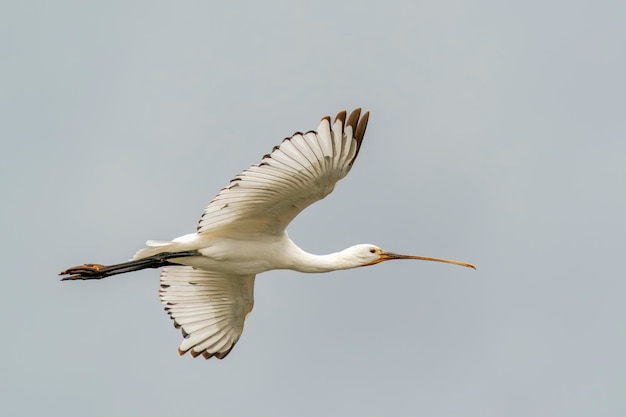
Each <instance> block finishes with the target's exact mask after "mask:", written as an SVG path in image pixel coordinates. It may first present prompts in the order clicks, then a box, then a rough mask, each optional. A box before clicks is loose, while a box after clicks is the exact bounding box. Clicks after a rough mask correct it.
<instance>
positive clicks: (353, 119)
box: [346, 107, 361, 134]
mask: <svg viewBox="0 0 626 417" xmlns="http://www.w3.org/2000/svg"><path fill="white" fill-rule="evenodd" d="M360 116H361V108H360V107H357V108H356V109H354V110H352V113H350V117H348V122H347V123H346V125H347V126H350V127H351V128H352V134H354V132H356V126H357V124H358V122H359V117H360Z"/></svg>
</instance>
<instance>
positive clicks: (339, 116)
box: [335, 110, 348, 126]
mask: <svg viewBox="0 0 626 417" xmlns="http://www.w3.org/2000/svg"><path fill="white" fill-rule="evenodd" d="M347 114H348V112H346V111H345V110H342V111H340V112H339V113H337V116H335V123H337V120H339V121H341V126H345V125H346V115H347Z"/></svg>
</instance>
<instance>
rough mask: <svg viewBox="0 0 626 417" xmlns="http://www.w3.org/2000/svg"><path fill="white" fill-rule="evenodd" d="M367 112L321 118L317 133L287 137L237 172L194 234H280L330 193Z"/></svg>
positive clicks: (351, 156)
mask: <svg viewBox="0 0 626 417" xmlns="http://www.w3.org/2000/svg"><path fill="white" fill-rule="evenodd" d="M368 118H369V112H367V113H365V114H363V115H362V116H361V109H360V108H359V109H356V110H354V111H353V112H352V113H351V114H350V116H349V117H348V120H347V121H346V112H345V111H342V112H340V113H339V114H338V115H337V117H336V118H335V121H334V122H333V123H332V126H331V120H330V117H328V116H327V117H325V118H323V119H322V121H321V122H320V124H319V126H318V128H317V131H310V132H307V133H296V134H294V135H293V136H292V137H290V138H287V139H285V140H284V141H283V142H282V143H281V144H280V145H279V146H277V147H275V148H274V150H273V151H272V153H270V154H268V155H265V156H264V157H263V159H262V160H261V163H259V164H258V165H253V166H252V167H250V168H249V169H246V170H245V171H243V172H242V173H241V174H239V175H237V176H236V177H235V178H234V179H233V180H232V181H231V183H230V184H229V185H228V186H227V187H225V188H223V189H222V190H221V191H220V193H219V194H218V195H217V196H216V197H215V198H214V199H213V200H212V201H211V202H210V203H209V205H208V206H207V207H206V208H205V209H204V214H203V215H202V218H201V219H200V223H199V225H198V233H199V234H205V233H216V234H218V235H220V236H230V237H235V236H241V235H250V234H255V233H265V234H274V235H280V234H282V233H283V232H284V230H285V228H286V227H287V225H288V224H289V223H290V222H291V220H293V218H294V217H296V216H297V215H298V213H300V212H301V211H302V210H304V209H305V208H306V207H308V206H309V205H311V204H313V203H314V202H316V201H318V200H321V199H322V198H324V197H326V196H327V195H328V194H330V193H331V192H332V191H333V189H334V188H335V184H336V183H337V181H339V180H340V179H342V178H343V177H345V176H346V175H347V174H348V172H349V171H350V168H351V167H352V164H353V162H354V160H355V158H356V156H357V154H358V152H359V148H360V147H361V143H362V141H363V135H364V134H365V128H366V127H367V121H368Z"/></svg>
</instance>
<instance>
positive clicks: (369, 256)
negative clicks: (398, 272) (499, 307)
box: [348, 244, 476, 269]
mask: <svg viewBox="0 0 626 417" xmlns="http://www.w3.org/2000/svg"><path fill="white" fill-rule="evenodd" d="M348 251H349V252H350V255H351V257H353V258H354V259H356V260H357V261H358V262H359V265H358V266H370V265H375V264H378V263H381V262H384V261H390V260H393V259H415V260H419V261H435V262H444V263H448V264H454V265H460V266H465V267H467V268H472V269H476V267H475V266H474V265H472V264H469V263H467V262H460V261H453V260H450V259H442V258H432V257H429V256H415V255H400V254H397V253H393V252H387V251H386V250H383V249H381V248H379V247H378V246H375V245H370V244H362V245H355V246H352V247H351V248H349V249H348Z"/></svg>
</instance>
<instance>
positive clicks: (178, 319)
mask: <svg viewBox="0 0 626 417" xmlns="http://www.w3.org/2000/svg"><path fill="white" fill-rule="evenodd" d="M368 119H369V113H365V114H363V115H362V116H361V109H356V110H354V111H353V112H352V113H351V114H350V116H349V118H348V119H347V120H346V112H345V111H343V112H340V113H339V114H338V115H337V117H336V118H335V120H334V122H333V123H332V125H331V119H330V117H325V118H323V119H322V120H321V122H320V124H319V126H318V128H317V130H316V131H310V132H307V133H296V134H294V135H293V136H291V137H290V138H287V139H285V140H284V141H283V142H282V143H281V144H280V145H279V146H277V147H275V148H274V150H273V151H272V152H271V153H270V154H268V155H265V156H264V157H263V159H262V160H261V162H260V163H259V164H258V165H253V166H252V167H250V168H248V169H246V170H244V171H243V172H242V173H240V174H239V175H237V176H236V177H235V178H234V179H233V180H232V181H231V182H230V184H229V185H228V186H226V187H225V188H223V189H222V190H221V191H220V192H219V193H218V195H217V196H216V197H215V198H214V199H213V200H212V201H211V202H210V203H209V204H208V206H207V207H206V208H205V210H204V213H203V215H202V218H201V219H200V222H199V225H198V230H197V232H196V233H192V234H188V235H184V236H181V237H179V238H176V239H174V240H172V241H148V242H147V245H148V247H147V248H144V249H141V250H140V251H138V252H137V253H136V254H135V256H134V258H133V259H132V260H131V261H129V262H125V263H121V264H116V265H109V266H104V265H98V264H84V265H79V266H77V267H73V268H70V269H68V270H66V271H64V272H62V273H61V274H62V275H67V276H66V277H64V278H63V279H64V280H75V279H100V278H104V277H107V276H110V275H115V274H120V273H125V272H131V271H135V270H139V269H144V268H156V267H161V266H165V268H164V270H163V272H162V274H161V290H160V296H161V301H162V302H163V303H164V304H165V309H166V311H167V312H168V314H169V315H170V316H171V317H172V319H173V320H174V323H175V325H176V327H180V328H181V330H182V332H183V336H184V340H183V342H182V343H181V345H180V347H179V350H178V351H179V353H180V354H181V355H182V354H184V353H185V352H190V353H191V355H192V356H194V357H195V356H198V355H202V356H204V357H205V358H206V359H208V358H210V357H212V356H215V357H217V358H220V359H221V358H224V357H225V356H226V355H227V354H228V353H229V352H230V351H231V350H232V348H233V347H234V346H235V344H236V343H237V341H238V340H239V338H240V336H241V333H242V331H243V326H244V321H245V319H246V317H247V316H248V315H249V314H250V311H251V310H252V307H253V304H254V295H253V291H254V280H255V276H256V274H259V273H261V272H265V271H268V270H272V269H292V270H295V271H300V272H328V271H333V270H338V269H348V268H355V267H359V266H367V265H373V264H376V263H379V262H382V261H386V260H390V259H419V260H431V261H438V262H446V263H453V264H457V265H462V266H467V267H471V268H474V266H473V265H471V264H467V263H464V262H458V261H451V260H446V259H440V258H429V257H422V256H410V255H398V254H394V253H391V252H387V251H384V250H382V249H380V248H378V247H377V246H374V245H370V244H361V245H355V246H352V247H350V248H348V249H345V250H343V251H340V252H337V253H333V254H329V255H313V254H310V253H307V252H305V251H304V250H302V249H300V248H299V247H298V246H297V245H296V244H295V243H293V242H292V241H291V239H289V237H288V235H287V232H286V228H287V226H288V224H289V223H290V222H291V220H293V219H294V217H295V216H297V215H298V213H300V212H301V211H302V210H304V209H305V208H306V207H308V206H309V205H311V204H312V203H314V202H316V201H318V200H321V199H323V198H324V197H326V196H327V195H328V194H330V193H331V192H332V191H333V189H334V187H335V184H336V183H337V181H339V180H340V179H342V178H343V177H345V176H346V175H347V174H348V172H349V171H350V168H351V167H352V163H353V162H354V160H355V158H356V156H357V154H358V152H359V149H360V146H361V143H362V141H363V135H364V134H365V129H366V127H367V122H368Z"/></svg>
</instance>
